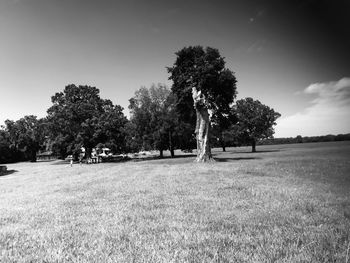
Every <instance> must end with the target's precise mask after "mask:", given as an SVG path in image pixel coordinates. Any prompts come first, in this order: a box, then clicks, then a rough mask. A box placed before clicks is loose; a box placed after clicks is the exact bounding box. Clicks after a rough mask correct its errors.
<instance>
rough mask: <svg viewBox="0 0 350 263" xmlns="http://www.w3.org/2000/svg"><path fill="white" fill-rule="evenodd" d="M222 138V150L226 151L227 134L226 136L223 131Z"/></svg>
mask: <svg viewBox="0 0 350 263" xmlns="http://www.w3.org/2000/svg"><path fill="white" fill-rule="evenodd" d="M220 140H221V147H222V151H223V152H226V145H225V136H224V134H223V133H221V138H220Z"/></svg>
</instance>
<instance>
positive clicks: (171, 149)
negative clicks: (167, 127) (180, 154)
mask: <svg viewBox="0 0 350 263" xmlns="http://www.w3.org/2000/svg"><path fill="white" fill-rule="evenodd" d="M169 150H170V156H171V158H174V157H175V153H174V147H173V138H172V136H171V131H169Z"/></svg>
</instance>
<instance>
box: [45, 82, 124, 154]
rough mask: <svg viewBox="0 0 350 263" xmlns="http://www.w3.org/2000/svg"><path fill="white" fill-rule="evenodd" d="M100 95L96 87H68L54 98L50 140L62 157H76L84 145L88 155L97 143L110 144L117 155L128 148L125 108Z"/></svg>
mask: <svg viewBox="0 0 350 263" xmlns="http://www.w3.org/2000/svg"><path fill="white" fill-rule="evenodd" d="M99 92H100V91H99V89H97V88H95V87H90V86H75V85H68V86H66V87H65V89H64V91H63V92H59V93H56V94H55V95H54V96H52V98H51V100H52V103H53V105H52V106H51V107H50V108H49V109H48V111H47V112H48V121H49V129H50V137H51V138H52V140H53V141H54V143H53V150H54V151H55V152H56V153H57V154H58V155H59V156H60V157H61V158H63V157H65V156H66V155H67V153H70V154H74V155H77V154H78V152H79V150H80V148H81V147H82V146H84V147H85V148H86V150H87V155H88V156H89V155H90V153H91V149H92V148H93V147H95V146H96V145H97V144H98V143H108V144H109V146H110V147H111V148H112V150H114V151H115V152H122V151H123V150H124V149H125V140H124V138H125V134H124V130H123V129H124V126H125V124H126V122H127V119H126V117H125V116H124V114H123V112H122V110H123V108H122V107H120V106H119V105H113V103H112V102H111V101H110V100H104V99H101V98H100V95H99Z"/></svg>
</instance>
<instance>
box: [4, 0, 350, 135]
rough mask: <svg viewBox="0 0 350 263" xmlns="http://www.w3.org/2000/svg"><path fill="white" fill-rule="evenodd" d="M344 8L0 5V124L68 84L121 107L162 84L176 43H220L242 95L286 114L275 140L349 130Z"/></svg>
mask: <svg viewBox="0 0 350 263" xmlns="http://www.w3.org/2000/svg"><path fill="white" fill-rule="evenodd" d="M349 2H350V1H345V0H344V1H341V0H339V1H325V0H323V1H322V0H319V1H306V0H304V1H301V0H300V1H298V0H294V1H267V0H259V1H258V0H255V1H253V0H248V1H246V0H245V1H243V0H241V1H223V0H221V1H220V0H218V1H199V0H192V1H191V0H187V1H182V0H180V1H167V0H162V1H160V0H159V1H155V0H152V1H146V0H144V1H141V0H140V1H136V0H134V1H130V0H129V1H118V0H114V1H112V0H100V1H88V0H2V1H1V2H0V36H1V41H0V50H1V60H0V91H1V98H2V103H1V104H0V124H1V123H2V122H3V121H4V120H5V119H7V118H9V119H18V118H20V117H22V116H24V115H26V114H34V115H37V116H39V117H43V116H45V114H46V109H47V108H48V107H49V106H50V104H51V102H50V97H51V96H52V95H54V93H55V92H58V91H62V90H63V89H64V87H65V86H66V85H68V84H71V83H74V84H77V85H79V84H81V85H85V84H87V85H93V86H96V87H97V88H99V89H100V90H101V96H102V97H103V98H109V99H111V100H112V101H113V102H114V103H116V104H120V105H121V106H123V107H124V108H125V109H126V110H125V113H126V114H128V111H127V106H128V100H129V99H130V98H131V97H132V96H133V94H134V92H135V90H137V89H138V88H140V87H141V86H142V85H145V86H147V87H148V86H150V85H151V84H152V83H158V82H160V83H166V84H168V85H169V86H171V82H170V81H169V80H168V77H169V75H168V73H167V72H166V66H171V65H172V64H173V63H174V60H175V54H174V53H175V52H176V51H178V50H180V49H181V48H182V47H184V46H189V45H202V46H211V47H215V48H218V49H219V51H220V53H221V54H222V56H224V57H225V58H226V62H227V67H228V68H230V69H231V70H232V71H234V72H235V73H236V77H237V79H238V98H243V97H247V96H250V97H253V98H254V99H259V100H260V101H261V102H262V103H264V104H267V105H269V106H271V107H273V108H274V109H275V110H276V111H278V112H280V113H281V114H282V118H281V119H280V121H279V124H278V126H277V127H276V136H277V137H278V136H296V135H297V134H301V135H318V134H327V133H346V132H350V127H349V125H347V124H346V123H345V122H344V121H341V119H343V118H348V117H349V113H350V110H349V108H350V104H349V96H348V95H349V90H350V79H349V77H350V72H349V71H350V67H349V66H350V65H349V64H350V62H349V61H350V60H349V59H350V56H349V54H350V52H349V51H348V49H349V46H350V45H349V44H350V40H349V36H350V32H349V31H350V29H349V28H350V27H349V26H348V25H349V24H350V23H349V18H348V14H349V13H350V4H349Z"/></svg>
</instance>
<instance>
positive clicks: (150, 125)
mask: <svg viewBox="0 0 350 263" xmlns="http://www.w3.org/2000/svg"><path fill="white" fill-rule="evenodd" d="M167 70H168V72H169V74H170V77H169V79H170V80H172V81H173V85H172V87H171V88H169V87H167V86H166V85H164V84H153V85H152V86H151V87H149V88H147V87H141V88H140V89H139V90H137V91H136V92H135V94H134V96H133V97H132V98H130V100H129V110H130V118H129V119H128V118H127V117H126V116H125V115H124V113H123V108H122V107H121V106H119V105H114V104H113V103H112V101H111V100H108V99H102V98H101V97H100V91H99V89H98V88H96V87H91V86H82V85H79V86H76V85H74V84H70V85H67V86H66V87H65V88H64V90H63V91H61V92H57V93H56V94H54V95H53V96H52V97H51V102H52V105H51V106H50V107H49V109H47V116H46V117H44V118H37V117H36V116H33V115H29V116H24V117H23V118H21V119H19V120H17V121H12V120H6V121H5V125H4V126H2V127H1V129H0V163H7V162H15V161H24V160H30V161H35V160H36V156H37V153H38V152H48V151H49V152H51V153H52V154H53V155H55V156H57V157H58V158H65V157H66V156H67V155H73V156H74V158H78V156H79V154H80V151H81V148H82V147H84V148H85V155H86V157H87V158H89V157H90V156H91V152H92V149H93V148H102V147H108V148H110V149H111V150H112V152H114V153H115V154H118V153H127V152H138V151H141V150H158V151H159V154H160V156H161V157H162V156H163V152H164V151H165V150H169V151H170V154H171V156H172V157H173V156H174V154H175V149H181V150H184V151H191V150H192V149H195V148H197V161H209V160H212V157H211V153H210V148H211V145H214V146H220V147H222V148H223V150H224V151H225V147H226V146H227V145H230V146H231V145H232V144H235V145H239V144H250V145H251V146H252V151H256V145H257V143H258V142H259V141H261V140H262V139H268V138H272V137H273V133H274V129H273V126H274V125H276V119H277V118H278V117H280V114H279V113H278V112H275V111H274V109H272V108H270V107H269V106H267V105H264V104H262V103H261V102H260V101H259V100H254V99H253V98H244V99H240V100H236V96H237V87H236V83H237V80H236V77H235V74H234V73H233V72H232V71H231V70H229V69H227V68H226V67H225V60H224V58H223V57H222V56H221V55H220V53H219V51H218V50H217V49H214V48H210V47H207V48H203V47H201V46H190V47H185V48H183V49H182V50H180V51H178V52H177V53H176V61H175V62H174V64H173V65H172V66H170V67H167Z"/></svg>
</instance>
